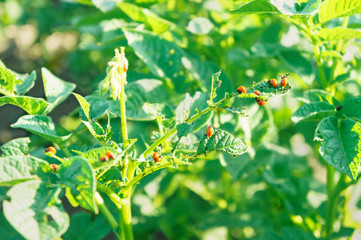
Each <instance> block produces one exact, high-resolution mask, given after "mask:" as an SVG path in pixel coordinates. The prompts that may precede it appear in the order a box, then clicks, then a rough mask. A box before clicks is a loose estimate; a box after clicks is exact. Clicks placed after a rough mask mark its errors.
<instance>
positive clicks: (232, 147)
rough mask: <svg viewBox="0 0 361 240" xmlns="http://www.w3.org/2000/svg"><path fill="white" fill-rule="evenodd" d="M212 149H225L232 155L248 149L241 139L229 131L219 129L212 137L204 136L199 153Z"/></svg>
mask: <svg viewBox="0 0 361 240" xmlns="http://www.w3.org/2000/svg"><path fill="white" fill-rule="evenodd" d="M212 151H225V152H227V153H229V154H232V155H241V154H243V153H245V152H246V151H247V146H246V145H245V144H244V143H243V142H242V140H241V139H239V138H234V137H233V136H232V135H231V134H230V133H229V132H226V131H223V130H217V131H216V132H215V133H214V134H213V135H212V136H211V137H208V136H207V135H204V136H203V138H202V140H201V142H200V143H199V146H198V150H197V155H200V154H203V153H204V154H206V153H208V152H212Z"/></svg>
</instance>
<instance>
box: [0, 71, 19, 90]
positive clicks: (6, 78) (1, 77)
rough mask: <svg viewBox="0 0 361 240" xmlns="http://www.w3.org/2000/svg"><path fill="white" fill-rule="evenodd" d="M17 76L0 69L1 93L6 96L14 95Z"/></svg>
mask: <svg viewBox="0 0 361 240" xmlns="http://www.w3.org/2000/svg"><path fill="white" fill-rule="evenodd" d="M15 82H16V76H15V74H12V73H11V72H10V71H9V70H8V69H6V68H5V67H0V93H1V94H4V95H5V96H12V95H14V90H15Z"/></svg>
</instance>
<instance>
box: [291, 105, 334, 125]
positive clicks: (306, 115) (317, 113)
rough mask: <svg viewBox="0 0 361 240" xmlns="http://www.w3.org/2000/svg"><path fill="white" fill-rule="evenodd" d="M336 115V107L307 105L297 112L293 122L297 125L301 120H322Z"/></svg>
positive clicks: (293, 116)
mask: <svg viewBox="0 0 361 240" xmlns="http://www.w3.org/2000/svg"><path fill="white" fill-rule="evenodd" d="M335 114H336V109H335V107H334V106H333V105H330V104H328V103H325V102H316V103H306V104H304V105H302V106H301V107H300V108H298V109H297V111H296V112H295V113H294V114H293V115H292V121H293V122H295V123H297V122H299V121H301V120H321V119H323V118H325V117H328V116H331V115H335Z"/></svg>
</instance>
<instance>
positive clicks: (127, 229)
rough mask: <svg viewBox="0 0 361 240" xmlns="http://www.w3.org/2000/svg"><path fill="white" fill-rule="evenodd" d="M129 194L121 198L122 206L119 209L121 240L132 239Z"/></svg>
mask: <svg viewBox="0 0 361 240" xmlns="http://www.w3.org/2000/svg"><path fill="white" fill-rule="evenodd" d="M130 199H131V194H129V195H128V196H127V197H126V198H125V199H122V208H121V209H120V214H119V218H120V219H119V222H121V223H122V225H123V228H122V233H121V239H122V240H133V239H134V238H133V228H132V212H131V203H130Z"/></svg>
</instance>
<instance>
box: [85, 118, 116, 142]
mask: <svg viewBox="0 0 361 240" xmlns="http://www.w3.org/2000/svg"><path fill="white" fill-rule="evenodd" d="M82 123H83V124H84V125H85V126H86V127H87V128H88V130H89V132H90V133H91V135H93V137H94V138H95V139H97V140H98V141H99V142H100V143H106V142H108V141H109V140H110V138H111V135H112V132H111V126H110V118H109V115H108V125H107V129H106V131H104V129H103V127H102V126H101V125H100V124H99V123H98V122H95V121H82Z"/></svg>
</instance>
